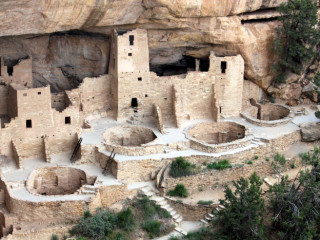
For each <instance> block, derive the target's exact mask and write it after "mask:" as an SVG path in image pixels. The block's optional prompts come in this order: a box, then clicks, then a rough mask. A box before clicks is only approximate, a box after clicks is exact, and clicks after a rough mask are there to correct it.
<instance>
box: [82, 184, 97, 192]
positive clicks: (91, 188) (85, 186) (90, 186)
mask: <svg viewBox="0 0 320 240" xmlns="http://www.w3.org/2000/svg"><path fill="white" fill-rule="evenodd" d="M82 187H83V188H84V189H86V190H94V191H96V190H97V187H95V186H93V185H83V186H82Z"/></svg>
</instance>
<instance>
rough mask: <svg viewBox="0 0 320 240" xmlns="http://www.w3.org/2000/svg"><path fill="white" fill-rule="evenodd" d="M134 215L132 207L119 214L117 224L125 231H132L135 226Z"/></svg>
mask: <svg viewBox="0 0 320 240" xmlns="http://www.w3.org/2000/svg"><path fill="white" fill-rule="evenodd" d="M135 225H136V224H135V219H134V215H133V213H132V211H131V209H130V208H127V209H126V210H123V211H121V212H119V213H118V214H117V226H118V227H119V228H121V229H123V230H125V231H131V230H133V229H134V227H135Z"/></svg>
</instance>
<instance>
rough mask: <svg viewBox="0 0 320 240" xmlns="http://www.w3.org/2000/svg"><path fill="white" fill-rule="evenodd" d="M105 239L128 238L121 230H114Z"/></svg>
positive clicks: (121, 239)
mask: <svg viewBox="0 0 320 240" xmlns="http://www.w3.org/2000/svg"><path fill="white" fill-rule="evenodd" d="M104 240H126V238H125V237H124V236H123V234H122V233H121V232H114V233H112V234H110V235H109V236H108V237H107V238H105V239H104Z"/></svg>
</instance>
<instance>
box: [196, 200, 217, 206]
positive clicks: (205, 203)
mask: <svg viewBox="0 0 320 240" xmlns="http://www.w3.org/2000/svg"><path fill="white" fill-rule="evenodd" d="M212 203H213V201H211V200H209V201H204V200H200V201H198V204H199V205H211V204H212Z"/></svg>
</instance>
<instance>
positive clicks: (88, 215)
mask: <svg viewBox="0 0 320 240" xmlns="http://www.w3.org/2000/svg"><path fill="white" fill-rule="evenodd" d="M83 217H84V218H88V217H92V214H91V212H90V211H89V210H87V211H84V213H83Z"/></svg>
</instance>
